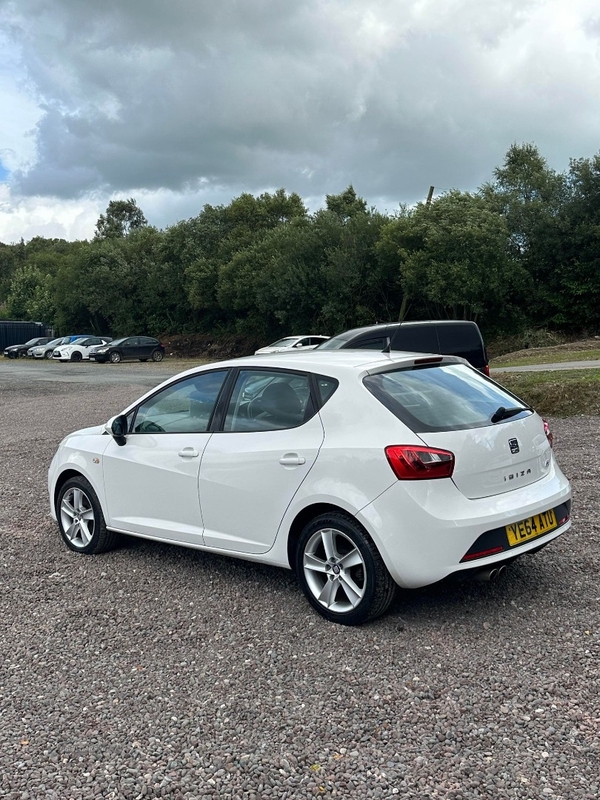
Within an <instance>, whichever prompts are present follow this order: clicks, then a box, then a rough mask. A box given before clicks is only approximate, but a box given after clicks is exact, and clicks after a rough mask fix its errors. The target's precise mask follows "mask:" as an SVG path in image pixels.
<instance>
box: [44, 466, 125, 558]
mask: <svg viewBox="0 0 600 800" xmlns="http://www.w3.org/2000/svg"><path fill="white" fill-rule="evenodd" d="M56 512H57V517H58V527H59V528H60V533H61V536H62V538H63V541H64V542H65V544H66V545H67V547H68V548H69V549H71V550H75V551H76V552H77V553H86V554H87V555H92V554H93V553H103V552H104V551H105V550H110V549H112V548H113V547H114V546H115V544H116V543H117V541H118V539H119V534H118V533H115V532H114V531H109V530H107V529H106V523H105V521H104V514H103V513H102V509H101V508H100V503H99V502H98V497H97V496H96V493H95V492H94V490H93V489H92V486H91V484H90V483H89V481H87V480H86V479H85V478H84V477H83V476H79V477H76V478H70V479H69V480H68V481H67V482H66V483H65V485H64V486H63V487H62V488H61V490H60V492H59V494H58V500H57V503H56Z"/></svg>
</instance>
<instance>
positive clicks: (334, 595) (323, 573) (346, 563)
mask: <svg viewBox="0 0 600 800" xmlns="http://www.w3.org/2000/svg"><path fill="white" fill-rule="evenodd" d="M296 574H297V576H298V581H299V582H300V586H301V588H302V591H303V592H304V594H305V595H306V597H307V599H308V602H309V603H310V604H311V605H312V606H313V608H314V609H316V610H317V611H318V612H319V614H321V616H323V617H325V619H328V620H330V621H331V622H338V623H340V624H342V625H360V624H361V623H362V622H367V621H368V620H371V619H375V618H376V617H379V616H380V615H381V614H383V613H385V611H387V609H388V608H389V606H390V604H391V602H392V600H393V599H394V595H395V593H396V584H395V583H394V580H393V579H392V576H391V575H390V573H389V572H388V571H387V569H386V566H385V564H384V563H383V559H382V558H381V556H380V555H379V551H378V550H377V548H376V547H375V544H374V543H373V541H372V540H371V538H370V536H369V535H368V533H367V532H366V531H365V530H364V528H363V527H362V526H361V525H359V524H358V522H356V520H355V519H353V518H352V517H350V516H347V515H346V514H343V513H336V512H334V513H330V514H321V515H320V516H318V517H315V519H313V520H312V521H311V522H309V523H308V525H307V526H306V527H305V528H304V530H303V531H302V533H301V535H300V539H299V542H298V548H297V550H296Z"/></svg>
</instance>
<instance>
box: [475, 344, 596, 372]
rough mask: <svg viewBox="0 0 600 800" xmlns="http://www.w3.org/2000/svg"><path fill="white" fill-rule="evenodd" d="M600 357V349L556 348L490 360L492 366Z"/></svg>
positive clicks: (499, 367)
mask: <svg viewBox="0 0 600 800" xmlns="http://www.w3.org/2000/svg"><path fill="white" fill-rule="evenodd" d="M599 359H600V349H597V350H561V351H559V352H557V351H556V350H553V349H552V350H550V351H547V350H546V348H544V350H541V351H540V350H538V351H529V352H527V354H526V355H525V354H523V355H518V356H517V355H515V354H513V355H511V356H510V357H506V356H503V357H501V358H496V359H494V360H493V361H491V362H490V364H491V366H492V367H495V368H497V369H501V368H502V367H525V366H527V365H528V364H561V363H562V362H564V361H595V360H596V361H597V360H599Z"/></svg>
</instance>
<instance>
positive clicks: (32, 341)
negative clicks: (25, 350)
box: [19, 337, 41, 347]
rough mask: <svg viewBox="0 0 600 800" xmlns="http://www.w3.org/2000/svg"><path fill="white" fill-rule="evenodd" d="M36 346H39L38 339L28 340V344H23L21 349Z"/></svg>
mask: <svg viewBox="0 0 600 800" xmlns="http://www.w3.org/2000/svg"><path fill="white" fill-rule="evenodd" d="M36 344H41V342H40V339H39V337H38V338H37V339H30V340H29V341H28V342H25V344H24V345H22V346H23V347H33V346H34V345H36ZM19 347H21V345H19Z"/></svg>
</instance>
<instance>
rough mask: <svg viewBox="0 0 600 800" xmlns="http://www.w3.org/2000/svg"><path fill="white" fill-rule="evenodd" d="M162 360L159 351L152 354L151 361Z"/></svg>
mask: <svg viewBox="0 0 600 800" xmlns="http://www.w3.org/2000/svg"><path fill="white" fill-rule="evenodd" d="M162 360H163V354H162V353H161V351H160V350H155V351H154V352H153V353H152V361H162Z"/></svg>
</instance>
